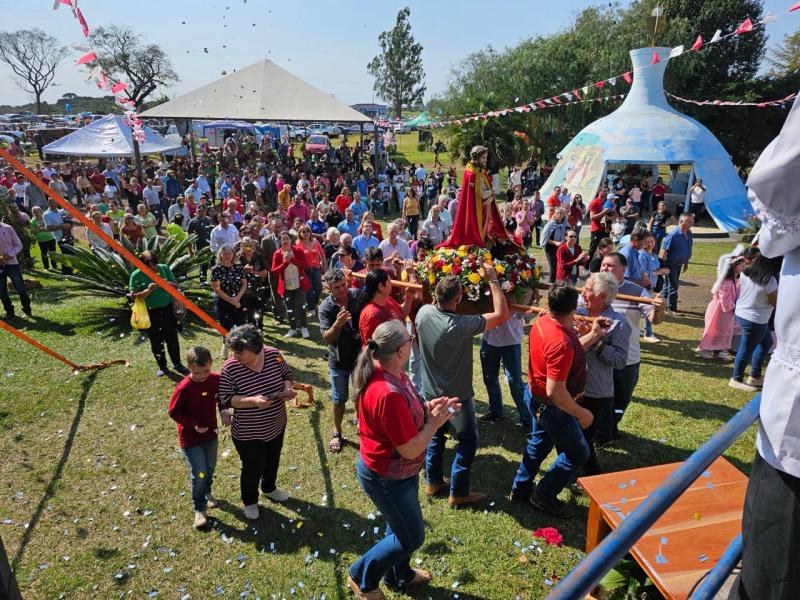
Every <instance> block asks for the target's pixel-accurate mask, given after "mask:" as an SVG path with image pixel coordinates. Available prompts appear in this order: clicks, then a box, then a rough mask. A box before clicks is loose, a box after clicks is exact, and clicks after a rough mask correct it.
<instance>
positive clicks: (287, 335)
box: [283, 329, 297, 338]
mask: <svg viewBox="0 0 800 600" xmlns="http://www.w3.org/2000/svg"><path fill="white" fill-rule="evenodd" d="M295 335H297V332H296V331H295V330H294V329H290V330H289V331H287V332H286V333H284V334H283V337H285V338H290V337H294V336H295Z"/></svg>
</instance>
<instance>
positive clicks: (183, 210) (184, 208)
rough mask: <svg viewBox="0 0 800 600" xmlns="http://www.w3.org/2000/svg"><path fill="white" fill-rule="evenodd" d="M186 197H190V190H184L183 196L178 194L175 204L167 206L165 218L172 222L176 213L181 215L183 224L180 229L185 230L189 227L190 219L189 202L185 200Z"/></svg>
mask: <svg viewBox="0 0 800 600" xmlns="http://www.w3.org/2000/svg"><path fill="white" fill-rule="evenodd" d="M187 197H192V192H188V191H187V192H186V194H185V195H184V196H178V199H177V200H176V201H175V204H173V205H172V206H170V207H169V210H168V211H167V220H168V221H169V222H170V223H172V222H173V220H174V219H175V215H177V214H178V213H180V214H182V215H183V224H182V225H181V229H183V230H184V231H186V230H187V229H188V228H189V221H191V220H192V216H191V214H189V204H188V202H186V198H187Z"/></svg>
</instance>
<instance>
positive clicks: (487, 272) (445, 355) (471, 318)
mask: <svg viewBox="0 0 800 600" xmlns="http://www.w3.org/2000/svg"><path fill="white" fill-rule="evenodd" d="M483 269H484V278H485V280H486V281H487V282H488V284H489V288H490V289H491V291H492V312H490V313H486V314H483V315H459V314H456V308H457V307H458V305H459V303H460V302H461V297H462V293H463V290H462V288H461V282H460V281H459V279H458V277H456V276H449V277H445V278H444V279H442V280H441V281H440V282H439V283H438V284H437V285H436V292H435V294H436V304H429V305H426V306H423V307H422V308H421V309H420V310H419V312H418V313H417V318H416V321H415V322H416V326H417V336H418V338H419V349H420V354H421V356H422V396H423V398H425V399H426V400H431V399H433V398H438V397H440V396H449V397H457V398H458V399H459V400H460V401H461V411H460V412H459V413H458V414H457V415H456V416H455V417H454V418H453V419H452V420H451V421H450V422H448V423H446V424H445V425H443V426H442V427H441V428H440V429H439V430H438V431H437V432H436V434H435V435H434V436H433V439H432V440H431V441H430V443H429V444H428V451H427V453H426V456H425V474H426V477H427V485H426V488H425V491H426V493H427V494H428V495H429V496H434V495H437V494H439V493H440V492H443V491H444V490H446V489H448V488H449V490H450V497H449V499H448V503H449V504H450V506H451V507H457V506H463V505H468V504H475V503H477V502H481V501H483V500H484V499H485V498H486V494H482V493H480V492H475V491H470V489H469V476H470V468H471V467H472V461H473V460H474V459H475V452H476V451H477V449H478V423H477V420H476V418H475V393H474V391H473V389H472V338H473V337H475V336H476V335H478V334H479V333H483V332H484V331H488V330H490V329H494V328H495V327H497V326H498V325H501V324H502V323H504V322H505V321H506V320H507V319H508V304H507V303H506V297H505V294H504V293H503V290H502V289H501V288H500V283H499V282H498V281H497V273H496V272H495V270H494V267H492V266H491V265H489V264H485V265H484V267H483ZM448 430H450V431H453V433H454V437H455V438H456V439H457V440H458V445H457V446H456V455H455V458H454V459H453V464H452V467H451V470H450V481H449V482H448V480H447V479H445V477H444V472H443V462H444V450H445V433H446V432H447V431H448Z"/></svg>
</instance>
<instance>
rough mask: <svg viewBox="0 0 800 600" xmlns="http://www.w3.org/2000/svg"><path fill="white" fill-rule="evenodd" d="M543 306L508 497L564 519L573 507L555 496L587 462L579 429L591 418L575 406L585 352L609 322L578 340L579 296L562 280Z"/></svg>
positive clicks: (580, 391)
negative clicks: (545, 465) (529, 427)
mask: <svg viewBox="0 0 800 600" xmlns="http://www.w3.org/2000/svg"><path fill="white" fill-rule="evenodd" d="M547 304H548V307H547V313H545V314H544V315H542V316H540V317H539V318H538V319H537V320H536V321H534V323H533V325H532V326H531V333H530V351H529V361H528V387H527V389H526V390H525V402H526V403H527V404H528V407H529V408H530V411H531V414H532V415H534V417H535V419H534V422H533V431H532V433H531V436H530V438H529V440H528V445H527V447H526V448H525V451H524V452H523V454H522V460H521V461H520V464H519V468H518V469H517V475H516V477H515V478H514V484H513V486H512V488H511V498H512V499H513V500H517V501H528V502H530V503H531V504H533V506H534V507H536V508H537V509H538V510H540V511H541V512H543V513H545V514H547V515H550V516H552V517H557V518H568V517H570V516H572V509H570V507H569V506H568V505H567V504H566V503H564V502H562V501H561V500H559V499H558V497H557V496H558V494H559V493H560V492H561V490H562V489H563V488H564V486H566V485H567V484H568V483H569V481H570V479H571V478H572V475H573V473H574V472H575V471H576V470H577V469H578V468H580V467H581V466H582V465H583V464H584V463H585V462H586V461H587V460H588V458H589V446H588V445H587V444H586V440H585V439H584V436H583V433H582V432H581V428H583V429H586V428H588V427H589V425H591V424H592V420H593V416H592V413H591V411H589V410H588V409H586V408H584V407H583V406H581V405H580V404H579V402H580V401H581V400H582V399H583V390H584V385H585V383H586V356H585V354H584V350H585V349H586V348H589V347H591V346H594V345H596V344H599V343H602V339H603V335H604V334H605V333H607V332H608V328H609V327H610V325H611V321H610V320H609V319H606V318H604V317H597V318H596V319H595V321H594V323H593V324H592V326H591V329H590V330H588V331H587V332H586V333H584V334H583V335H582V337H578V334H577V333H575V330H574V321H573V318H574V316H575V310H576V309H577V307H578V292H577V290H576V289H575V288H574V287H572V286H570V285H567V284H565V283H564V282H558V283H556V284H554V285H553V286H552V287H551V288H550V293H549V294H548V296H547ZM586 329H588V327H587V328H586ZM553 447H555V448H557V449H558V457H556V460H555V462H554V463H553V465H552V466H551V467H550V469H549V470H548V471H547V473H545V475H544V477H542V478H541V479H540V480H539V483H538V484H537V485H535V486H534V479H535V477H536V474H537V473H538V472H539V467H540V466H541V464H542V462H544V459H545V458H547V455H548V454H550V451H551V450H552V449H553Z"/></svg>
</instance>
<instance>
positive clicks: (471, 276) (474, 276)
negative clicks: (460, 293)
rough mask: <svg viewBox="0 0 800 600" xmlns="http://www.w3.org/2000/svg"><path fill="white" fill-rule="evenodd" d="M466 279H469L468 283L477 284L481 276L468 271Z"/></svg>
mask: <svg viewBox="0 0 800 600" xmlns="http://www.w3.org/2000/svg"><path fill="white" fill-rule="evenodd" d="M467 279H469V282H470V283H474V284H475V285H478V284H479V283H480V282H481V276H480V275H478V274H477V273H470V274H469V275H468V276H467Z"/></svg>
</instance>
